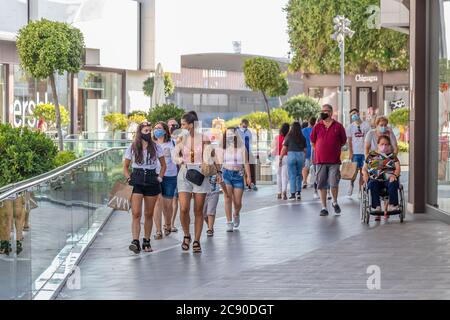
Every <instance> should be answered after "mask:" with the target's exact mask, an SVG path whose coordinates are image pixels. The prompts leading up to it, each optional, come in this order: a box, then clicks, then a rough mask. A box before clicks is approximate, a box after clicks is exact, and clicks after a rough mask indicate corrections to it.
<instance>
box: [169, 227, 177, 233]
mask: <svg viewBox="0 0 450 320" xmlns="http://www.w3.org/2000/svg"><path fill="white" fill-rule="evenodd" d="M170 231H171V232H178V229H177V228H176V227H173V228H172V229H170Z"/></svg>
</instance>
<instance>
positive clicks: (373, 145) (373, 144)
mask: <svg viewBox="0 0 450 320" xmlns="http://www.w3.org/2000/svg"><path fill="white" fill-rule="evenodd" d="M375 124H376V128H375V129H372V130H370V131H369V132H368V133H367V135H366V139H365V141H364V147H365V148H364V149H365V150H364V151H365V156H366V157H367V156H368V155H369V153H370V151H376V150H377V141H378V138H379V137H380V136H388V137H389V139H390V141H391V148H392V149H391V152H392V153H394V154H395V155H397V154H398V147H397V139H396V138H395V135H394V132H393V131H392V129H391V128H389V127H388V124H389V120H388V118H386V117H385V116H378V117H377V119H376V121H375Z"/></svg>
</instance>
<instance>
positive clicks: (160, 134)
mask: <svg viewBox="0 0 450 320" xmlns="http://www.w3.org/2000/svg"><path fill="white" fill-rule="evenodd" d="M154 134H155V138H156V139H159V138H161V137H164V135H165V134H166V131H164V130H163V129H155V132H154Z"/></svg>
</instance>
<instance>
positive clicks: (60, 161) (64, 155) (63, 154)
mask: <svg viewBox="0 0 450 320" xmlns="http://www.w3.org/2000/svg"><path fill="white" fill-rule="evenodd" d="M76 159H77V156H76V155H75V153H74V152H73V151H68V150H66V151H60V152H58V154H57V155H56V157H55V167H61V166H63V165H65V164H66V163H69V162H72V161H74V160H76Z"/></svg>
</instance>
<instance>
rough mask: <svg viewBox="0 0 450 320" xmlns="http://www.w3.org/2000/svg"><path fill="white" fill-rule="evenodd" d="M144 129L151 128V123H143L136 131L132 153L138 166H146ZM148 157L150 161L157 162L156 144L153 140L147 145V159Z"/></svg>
mask: <svg viewBox="0 0 450 320" xmlns="http://www.w3.org/2000/svg"><path fill="white" fill-rule="evenodd" d="M144 127H150V128H151V123H150V122H146V121H144V122H142V123H140V124H139V125H138V127H137V129H136V135H135V137H134V141H133V144H132V145H131V151H132V152H133V154H134V161H135V162H136V163H137V164H140V165H142V164H144V152H143V150H142V140H143V139H142V133H141V130H142V128H144ZM148 155H150V159H155V160H156V144H155V142H154V141H153V139H150V141H149V142H148V145H147V157H148Z"/></svg>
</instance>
